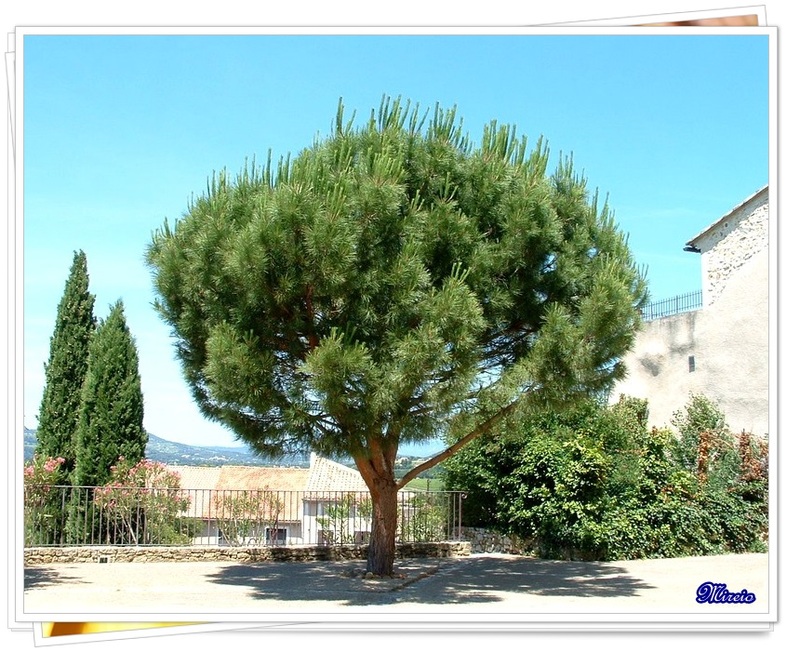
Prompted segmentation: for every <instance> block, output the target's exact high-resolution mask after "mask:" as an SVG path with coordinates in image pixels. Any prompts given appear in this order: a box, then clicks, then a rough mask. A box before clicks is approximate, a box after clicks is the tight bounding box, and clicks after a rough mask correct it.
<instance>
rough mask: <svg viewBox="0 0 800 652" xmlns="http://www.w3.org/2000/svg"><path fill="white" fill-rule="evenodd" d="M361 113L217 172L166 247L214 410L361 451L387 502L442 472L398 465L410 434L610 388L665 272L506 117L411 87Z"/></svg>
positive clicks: (457, 430)
mask: <svg viewBox="0 0 800 652" xmlns="http://www.w3.org/2000/svg"><path fill="white" fill-rule="evenodd" d="M354 122H355V120H354V119H351V120H346V119H345V116H344V108H343V106H342V105H341V104H340V106H339V110H338V112H337V115H336V117H335V119H334V121H333V129H332V132H331V134H330V135H329V136H328V137H326V138H320V139H318V140H317V141H316V142H315V143H313V144H312V145H311V146H310V147H308V148H306V149H304V150H302V151H301V152H300V153H299V154H298V155H297V156H296V157H295V158H294V159H288V158H286V159H281V160H280V162H279V163H278V165H277V166H275V167H274V168H273V167H272V163H271V161H269V162H268V163H267V165H266V166H265V167H263V168H259V167H256V166H255V165H254V164H251V165H249V166H248V165H245V168H244V169H243V170H242V171H241V172H240V173H239V174H238V175H232V174H229V173H228V172H226V171H223V172H221V173H219V174H217V175H215V176H214V177H213V178H212V179H211V180H210V181H209V184H208V189H207V192H206V194H205V195H203V196H201V197H198V198H196V199H195V200H194V201H193V202H192V203H191V205H190V206H189V209H188V212H187V213H186V214H185V215H184V216H183V218H182V219H180V220H179V221H177V222H176V224H175V225H174V226H170V225H169V224H168V223H165V225H164V226H163V228H161V229H160V230H158V231H157V232H156V233H154V235H153V240H152V243H151V245H150V247H149V249H148V254H147V255H148V261H149V264H150V266H151V269H152V270H153V273H154V283H155V287H156V291H157V294H158V301H157V304H156V307H157V309H158V311H159V312H160V314H161V315H162V317H163V318H164V320H165V321H166V322H167V323H169V324H170V325H171V327H172V329H173V334H174V336H175V339H176V343H177V353H178V357H179V359H180V361H181V363H182V366H183V370H184V373H185V377H186V380H187V382H188V384H189V386H190V387H191V389H192V392H193V394H194V398H195V400H196V402H197V404H198V405H199V406H200V409H201V410H202V412H203V413H204V414H205V415H206V416H207V417H209V418H210V419H213V420H216V421H218V422H221V423H223V424H225V425H227V426H228V427H230V428H231V429H232V430H233V431H234V432H235V433H236V434H237V435H238V436H239V437H240V438H241V439H243V440H244V441H246V442H247V443H249V444H250V445H251V447H252V448H253V449H254V450H256V451H257V452H260V453H262V454H264V455H267V456H278V455H282V454H285V453H287V452H292V451H296V450H301V451H307V450H313V451H316V452H317V453H319V454H322V455H329V456H337V457H338V456H345V455H348V456H352V457H353V459H354V460H355V462H356V465H357V467H358V469H359V470H360V471H361V473H362V475H363V476H364V479H365V482H366V483H367V486H369V487H370V489H371V491H373V494H374V495H373V498H374V501H373V503H374V505H375V507H376V509H377V510H382V509H391V507H390V505H391V503H392V501H393V498H392V500H389V499H388V498H387V497H393V495H394V493H396V491H397V490H398V488H399V487H400V486H403V485H404V484H405V483H407V482H408V481H410V480H411V479H412V478H413V477H415V476H416V475H418V474H419V473H420V472H422V471H423V470H425V469H424V468H422V467H417V469H415V470H412V471H411V472H409V473H408V474H406V475H405V476H404V477H403V478H401V479H399V480H397V479H395V476H394V463H395V457H396V454H397V450H398V446H399V445H400V444H401V443H412V442H421V441H425V440H428V439H430V438H431V437H432V436H435V435H442V434H443V433H445V432H448V431H449V432H452V433H454V436H455V437H456V438H457V439H459V440H460V442H461V445H465V444H466V443H467V442H468V441H470V440H471V439H473V438H475V437H477V436H478V435H479V434H481V433H482V432H485V431H487V430H488V429H489V427H490V426H491V425H492V424H493V423H494V422H495V421H497V420H500V419H502V418H504V417H505V416H506V415H508V414H510V413H511V412H513V411H514V410H516V409H517V407H518V406H519V405H521V404H523V403H526V402H531V401H533V402H537V403H538V404H542V405H561V404H568V403H569V402H571V401H573V400H575V399H576V398H577V397H580V396H584V395H586V394H594V393H599V392H602V391H603V390H605V389H607V388H608V387H609V386H610V385H611V384H612V383H613V382H614V380H616V379H618V378H620V377H621V376H622V374H623V373H624V369H623V367H622V365H621V363H620V359H621V357H622V356H623V355H624V353H625V352H626V351H627V350H628V349H629V348H630V347H631V346H632V343H633V339H634V336H635V332H636V330H637V328H638V325H639V322H640V316H639V309H640V308H641V307H642V306H643V305H644V303H645V302H646V300H647V292H646V285H645V282H644V278H643V275H642V273H641V272H640V270H639V269H638V268H637V266H636V264H635V262H634V260H633V258H632V255H631V252H630V250H629V248H628V246H627V241H626V238H625V236H624V235H623V234H622V233H620V232H619V230H618V229H617V227H616V224H615V222H614V219H613V215H612V212H611V210H610V209H609V207H608V206H607V205H605V204H602V203H601V202H599V201H598V197H597V195H596V194H592V193H591V192H590V191H589V190H588V187H587V182H586V180H585V178H583V176H582V175H580V174H577V173H576V172H575V169H574V167H573V164H572V160H571V159H570V158H562V160H561V161H560V162H559V163H558V164H557V165H556V166H555V168H554V169H553V171H552V172H548V164H549V149H548V146H547V145H546V143H545V142H544V141H543V140H541V139H540V140H539V142H538V143H537V144H536V145H535V146H534V147H532V148H529V147H528V143H527V140H526V139H525V138H524V137H518V136H517V135H516V132H515V130H514V128H513V127H511V126H507V125H499V124H497V123H495V122H492V123H490V124H488V125H487V126H486V127H485V129H484V131H483V134H482V138H480V139H479V140H478V142H475V143H474V142H473V141H472V140H471V139H470V138H469V136H468V135H467V134H466V133H465V132H464V131H463V128H462V123H461V120H460V119H459V117H458V115H457V112H456V110H455V109H451V110H446V109H442V108H441V107H439V106H436V107H435V108H434V109H433V111H431V112H430V114H429V113H427V112H426V113H424V114H422V113H421V112H420V109H419V107H415V106H412V105H411V104H410V103H403V102H402V101H401V100H400V99H396V100H391V99H387V98H384V100H383V102H382V103H381V105H380V107H379V108H378V109H376V110H374V111H373V112H372V113H371V115H370V117H369V118H368V119H367V120H366V121H365V124H363V126H355V124H354ZM454 452H455V449H453V450H450V451H447V452H446V453H443V454H442V456H440V457H437V458H436V459H435V460H433V461H432V462H429V463H428V466H430V465H431V464H435V463H436V462H438V461H440V460H441V459H444V458H445V457H447V456H448V455H450V454H452V453H454ZM379 495H380V496H383V497H384V498H385V500H380V499H378V496H379ZM394 518H395V516H393V515H386V516H382V517H381V518H379V519H378V520H376V521H375V522H374V523H375V525H376V526H378V525H380V526H381V527H383V525H382V524H383V523H391V522H392V521H393V519H394ZM390 530H391V527H389V529H388V530H387V532H386V534H385V539H384V544H386V549H389V548H391V542H390V541H389V537H391V540H392V541H393V538H394V535H393V533H391V532H390ZM375 531H376V529H375V528H373V541H374V537H375V536H376V535H375ZM381 536H383V535H381ZM389 554H390V553H389ZM370 559H372V558H370ZM370 563H371V562H370Z"/></svg>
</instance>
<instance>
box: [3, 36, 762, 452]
mask: <svg viewBox="0 0 800 652" xmlns="http://www.w3.org/2000/svg"><path fill="white" fill-rule="evenodd" d="M576 31H577V32H578V34H577V35H575V34H573V35H541V34H529V35H524V36H510V35H503V36H489V35H470V36H467V35H448V36H401V35H393V36H352V35H351V36H343V35H340V36H333V35H327V36H322V35H317V36H277V35H269V36H187V35H183V36H152V35H145V36H120V35H116V36H44V35H43V36H31V35H28V36H26V37H25V40H24V44H23V47H22V53H23V56H22V57H21V59H22V61H23V74H24V87H23V101H24V105H23V106H24V111H23V119H24V123H23V124H24V132H23V143H24V150H23V152H24V168H23V175H24V193H23V201H24V223H23V226H24V244H23V252H24V276H23V284H24V285H23V288H24V336H25V342H24V365H25V371H24V374H25V378H24V423H25V425H26V426H28V427H35V426H36V414H37V412H38V408H39V401H40V400H41V391H42V385H43V381H44V372H43V364H44V362H45V361H46V359H47V356H48V350H49V338H50V335H51V334H52V329H53V325H54V320H55V313H56V307H57V305H58V301H59V299H60V297H61V294H62V292H63V287H64V281H65V279H66V276H67V273H68V270H69V267H70V264H71V261H72V255H73V252H74V251H75V250H78V249H82V250H84V251H85V252H86V254H87V258H88V265H89V274H90V284H91V291H92V292H93V293H94V294H95V295H96V302H95V313H96V314H97V316H98V317H99V318H104V317H105V316H106V314H107V312H108V309H109V306H110V304H112V303H113V302H114V301H116V300H117V299H122V300H123V302H124V304H125V309H126V315H127V319H128V324H129V326H130V328H131V331H132V332H133V335H134V337H135V338H136V342H137V346H138V349H139V355H140V372H141V375H142V386H143V390H144V393H145V400H146V404H145V427H146V428H147V429H148V430H149V431H150V432H152V433H154V434H156V435H158V436H160V437H163V438H165V439H170V440H174V441H181V442H184V443H190V444H198V445H210V444H219V445H233V444H234V443H235V441H234V437H233V435H232V434H231V433H229V432H228V431H227V430H226V429H224V428H223V427H222V426H219V425H217V424H213V423H209V422H207V421H205V420H204V419H202V417H201V416H200V415H199V413H198V411H197V409H196V408H195V406H194V404H193V403H192V401H191V398H190V396H189V391H188V389H187V387H186V386H185V384H184V383H183V380H182V377H181V372H180V369H179V367H178V364H177V362H175V361H174V356H173V351H172V343H171V341H170V336H169V327H168V326H167V325H166V324H164V323H163V322H161V321H160V320H159V318H158V317H157V315H156V314H155V311H154V310H153V309H152V307H151V302H152V300H153V298H154V296H153V292H152V285H151V279H150V274H149V271H148V270H147V268H146V267H145V265H144V262H143V260H144V258H143V257H144V251H145V248H146V246H147V244H148V242H149V239H150V234H151V232H152V231H153V230H154V229H156V228H158V227H159V226H160V225H161V224H162V223H163V221H164V219H165V218H166V219H168V220H169V221H170V222H173V221H174V220H175V219H178V218H180V216H181V215H182V214H183V213H184V211H185V210H186V208H187V205H188V202H189V201H190V198H191V196H192V195H193V194H195V195H197V194H200V193H202V192H203V191H204V189H205V187H206V180H207V178H208V177H209V175H210V174H212V173H213V171H215V170H219V169H221V168H223V167H227V168H229V169H232V170H238V169H239V168H240V167H241V166H242V164H243V163H244V161H245V159H246V158H249V159H252V158H253V157H255V158H256V161H260V162H263V161H264V160H265V159H266V154H267V152H268V150H270V149H271V150H272V151H273V153H274V156H276V157H277V156H279V155H281V154H286V153H289V152H297V151H299V150H300V149H302V148H303V147H305V146H307V145H309V144H310V143H311V142H312V140H313V139H314V138H315V136H318V135H321V136H324V135H326V134H327V133H328V131H329V130H330V125H331V119H332V118H333V117H334V115H335V112H336V106H337V103H338V101H339V98H340V97H342V98H343V100H344V102H345V105H346V107H347V110H348V111H356V115H357V118H356V120H357V121H358V120H359V119H363V118H365V117H366V116H367V115H368V113H369V109H370V108H372V107H374V106H376V105H377V104H378V103H379V102H380V99H381V96H382V95H383V94H388V95H392V96H397V95H401V96H403V97H404V98H407V99H409V100H411V101H412V102H418V103H420V104H421V105H422V106H424V107H425V106H432V105H433V104H435V103H436V102H438V103H440V104H442V105H444V106H448V107H449V106H452V105H457V107H458V109H459V113H460V114H461V116H462V117H463V118H464V123H465V126H466V128H467V130H468V131H469V133H470V134H471V135H472V136H473V137H474V138H476V139H477V138H479V137H480V133H481V130H482V128H483V125H484V124H485V123H486V122H488V121H490V120H493V119H497V120H498V121H500V122H507V123H512V124H515V125H516V126H517V130H518V133H520V134H526V135H528V137H529V138H530V139H531V140H532V141H534V142H535V140H536V139H537V138H538V137H539V136H540V135H542V136H544V137H545V139H546V140H547V141H548V142H549V145H550V148H551V151H552V153H553V156H552V161H553V162H555V161H556V160H557V158H558V154H559V152H562V151H563V152H565V153H572V154H573V155H574V159H575V164H576V166H577V167H578V169H581V170H583V171H584V172H585V175H586V177H587V179H588V181H589V185H590V187H592V188H597V189H598V190H599V191H600V193H601V196H603V197H604V196H605V195H606V194H608V196H609V203H610V205H611V207H612V208H613V209H614V211H615V214H616V218H617V221H618V222H619V225H620V228H621V229H622V230H624V231H626V232H628V233H629V236H630V240H629V242H630V244H631V247H632V248H633V251H634V253H635V255H636V257H637V260H638V261H639V263H640V264H641V265H643V266H646V267H647V269H648V278H649V280H650V287H651V293H652V295H653V298H654V299H659V298H667V297H669V296H673V295H675V294H679V293H683V292H687V291H692V290H696V289H699V288H700V260H699V256H697V255H696V254H690V253H686V252H684V251H683V246H684V244H685V243H686V241H687V240H689V239H690V238H691V237H692V236H694V235H696V234H697V233H698V232H700V231H701V230H702V229H703V228H705V227H706V226H708V225H709V224H710V223H712V222H713V221H715V220H716V219H717V218H718V217H720V216H722V215H723V214H724V213H725V212H727V211H728V210H730V209H731V208H732V207H733V206H735V205H736V204H738V203H739V202H741V201H742V200H744V199H745V198H746V197H748V196H749V195H751V194H752V193H753V192H755V191H756V190H758V189H759V188H760V187H762V186H763V185H765V184H766V183H768V181H769V170H768V162H769V107H768V99H769V89H768V79H769V74H768V73H769V61H768V51H769V44H768V38H767V36H766V35H764V34H763V33H750V34H746V35H743V34H742V33H741V32H738V31H737V32H731V31H729V30H728V31H724V30H723V31H716V32H714V33H713V34H710V33H709V32H708V31H707V30H697V29H696V28H695V29H694V30H690V31H689V32H687V31H684V30H673V32H672V33H670V34H669V35H666V34H655V33H649V34H647V35H644V34H642V32H632V31H631V30H628V34H627V35H610V34H603V35H600V34H599V33H596V32H593V31H591V30H586V29H582V30H576ZM18 62H19V58H18Z"/></svg>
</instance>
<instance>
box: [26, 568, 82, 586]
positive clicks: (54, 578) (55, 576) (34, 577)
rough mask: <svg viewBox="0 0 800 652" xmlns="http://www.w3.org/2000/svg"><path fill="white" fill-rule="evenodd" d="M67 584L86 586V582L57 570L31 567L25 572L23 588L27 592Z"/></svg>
mask: <svg viewBox="0 0 800 652" xmlns="http://www.w3.org/2000/svg"><path fill="white" fill-rule="evenodd" d="M65 583H69V584H76V583H77V584H85V583H86V582H84V581H83V580H81V579H79V578H77V577H74V576H70V575H65V574H64V573H63V572H61V571H59V570H56V569H55V568H44V567H43V568H38V567H31V568H26V569H25V570H24V580H23V586H24V588H25V590H26V591H27V590H28V589H39V588H47V587H48V586H55V585H57V584H65Z"/></svg>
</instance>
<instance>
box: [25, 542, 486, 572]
mask: <svg viewBox="0 0 800 652" xmlns="http://www.w3.org/2000/svg"><path fill="white" fill-rule="evenodd" d="M470 550H471V546H470V543H469V542H467V541H448V542H444V543H404V544H399V545H398V546H397V558H398V559H403V558H410V557H468V556H469V555H470ZM366 555H367V546H354V545H351V546H291V547H285V548H281V547H262V548H249V547H244V546H242V547H212V546H209V547H202V546H191V547H188V546H187V547H181V546H141V547H133V546H67V547H63V548H56V547H39V548H26V549H25V554H24V563H25V566H41V565H44V564H81V563H93V564H97V563H120V562H122V563H125V562H163V561H175V562H187V561H232V562H239V563H248V562H261V561H318V560H321V561H341V560H345V559H366Z"/></svg>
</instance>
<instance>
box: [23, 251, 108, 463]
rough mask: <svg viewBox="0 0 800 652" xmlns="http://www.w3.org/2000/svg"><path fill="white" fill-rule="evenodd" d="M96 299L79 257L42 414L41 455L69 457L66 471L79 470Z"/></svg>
mask: <svg viewBox="0 0 800 652" xmlns="http://www.w3.org/2000/svg"><path fill="white" fill-rule="evenodd" d="M93 309H94V295H92V294H90V293H89V274H88V271H87V265H86V254H85V253H84V252H83V251H78V252H76V253H75V254H74V257H73V261H72V267H71V269H70V273H69V277H68V278H67V282H66V284H65V287H64V294H63V296H62V297H61V302H60V303H59V305H58V311H57V313H56V324H55V329H54V331H53V336H52V337H51V338H50V357H49V359H48V361H47V363H46V365H45V387H44V392H43V395H42V402H41V406H40V408H39V425H38V430H37V438H38V444H37V448H36V453H37V454H38V455H41V456H44V457H63V458H64V460H65V462H64V465H63V468H64V469H65V470H66V471H67V472H71V471H72V470H73V469H74V468H75V444H76V432H77V426H78V416H79V414H80V405H81V393H82V389H83V381H84V378H85V377H86V370H87V366H88V360H89V343H90V341H91V338H92V334H93V333H94V329H95V318H94V314H93Z"/></svg>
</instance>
